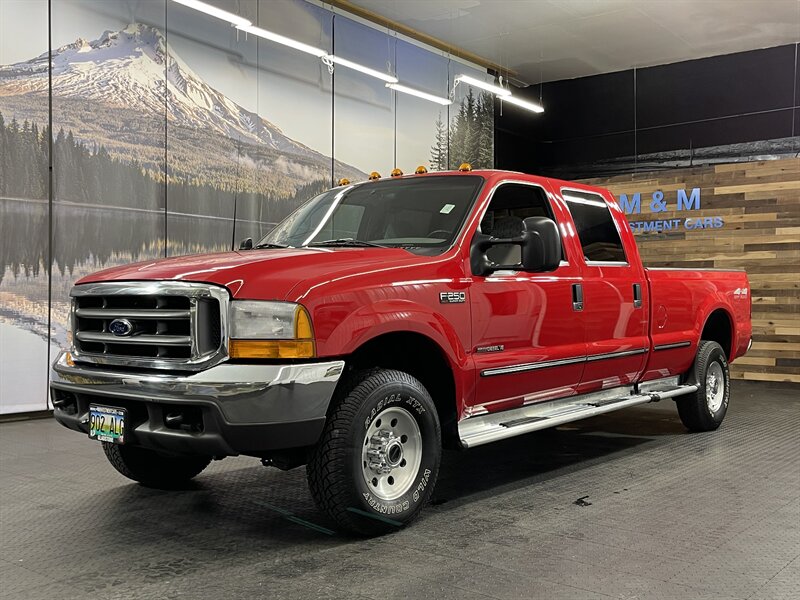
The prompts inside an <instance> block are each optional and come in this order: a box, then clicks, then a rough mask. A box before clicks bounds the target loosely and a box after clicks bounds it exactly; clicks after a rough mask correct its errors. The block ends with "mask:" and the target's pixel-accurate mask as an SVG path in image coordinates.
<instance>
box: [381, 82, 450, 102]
mask: <svg viewBox="0 0 800 600" xmlns="http://www.w3.org/2000/svg"><path fill="white" fill-rule="evenodd" d="M386 87H387V88H391V89H393V90H394V91H396V92H402V93H404V94H409V95H411V96H416V97H417V98H422V99H423V100H430V101H431V102H436V104H441V105H442V106H447V105H449V104H452V103H453V101H452V100H450V99H449V98H442V97H441V96H434V95H433V94H429V93H428V92H421V91H420V90H415V89H414V88H410V87H406V86H404V85H400V84H399V83H387V84H386Z"/></svg>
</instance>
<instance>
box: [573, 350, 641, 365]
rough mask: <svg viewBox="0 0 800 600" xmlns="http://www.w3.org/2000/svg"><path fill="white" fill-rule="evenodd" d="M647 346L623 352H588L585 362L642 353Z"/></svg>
mask: <svg viewBox="0 0 800 600" xmlns="http://www.w3.org/2000/svg"><path fill="white" fill-rule="evenodd" d="M645 352H647V348H638V349H637V350H625V351H623V352H606V353H605V354H590V355H589V356H587V357H586V362H594V361H596V360H606V359H608V358H622V357H623V356H635V355H637V354H644V353H645Z"/></svg>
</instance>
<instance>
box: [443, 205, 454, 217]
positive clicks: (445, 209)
mask: <svg viewBox="0 0 800 600" xmlns="http://www.w3.org/2000/svg"><path fill="white" fill-rule="evenodd" d="M455 207H456V205H455V204H445V205H444V206H443V207H442V210H440V211H439V212H440V213H442V214H443V215H449V214H450V213H451V212H452V211H453V209H454V208H455Z"/></svg>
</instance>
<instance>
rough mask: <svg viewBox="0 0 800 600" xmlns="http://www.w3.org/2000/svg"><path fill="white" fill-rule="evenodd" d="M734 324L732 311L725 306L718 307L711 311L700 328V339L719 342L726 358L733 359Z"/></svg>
mask: <svg viewBox="0 0 800 600" xmlns="http://www.w3.org/2000/svg"><path fill="white" fill-rule="evenodd" d="M734 333H735V331H734V325H733V318H732V317H731V315H730V313H729V312H728V311H727V310H726V309H725V308H723V307H718V308H715V309H714V310H712V311H711V312H709V314H708V316H706V318H705V321H704V322H703V328H702V329H701V330H700V340H701V341H702V340H709V341H712V342H717V343H718V344H719V345H720V346H722V350H723V351H724V352H725V356H726V358H727V359H728V360H729V361H730V360H732V359H733V349H734V344H733V340H734Z"/></svg>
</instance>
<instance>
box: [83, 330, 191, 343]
mask: <svg viewBox="0 0 800 600" xmlns="http://www.w3.org/2000/svg"><path fill="white" fill-rule="evenodd" d="M75 338H76V339H78V340H80V341H82V342H100V343H101V344H149V345H152V346H189V345H191V343H192V338H191V337H190V336H188V335H132V336H130V337H121V336H118V335H114V334H113V333H100V332H99V331H79V332H77V333H76V334H75Z"/></svg>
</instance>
